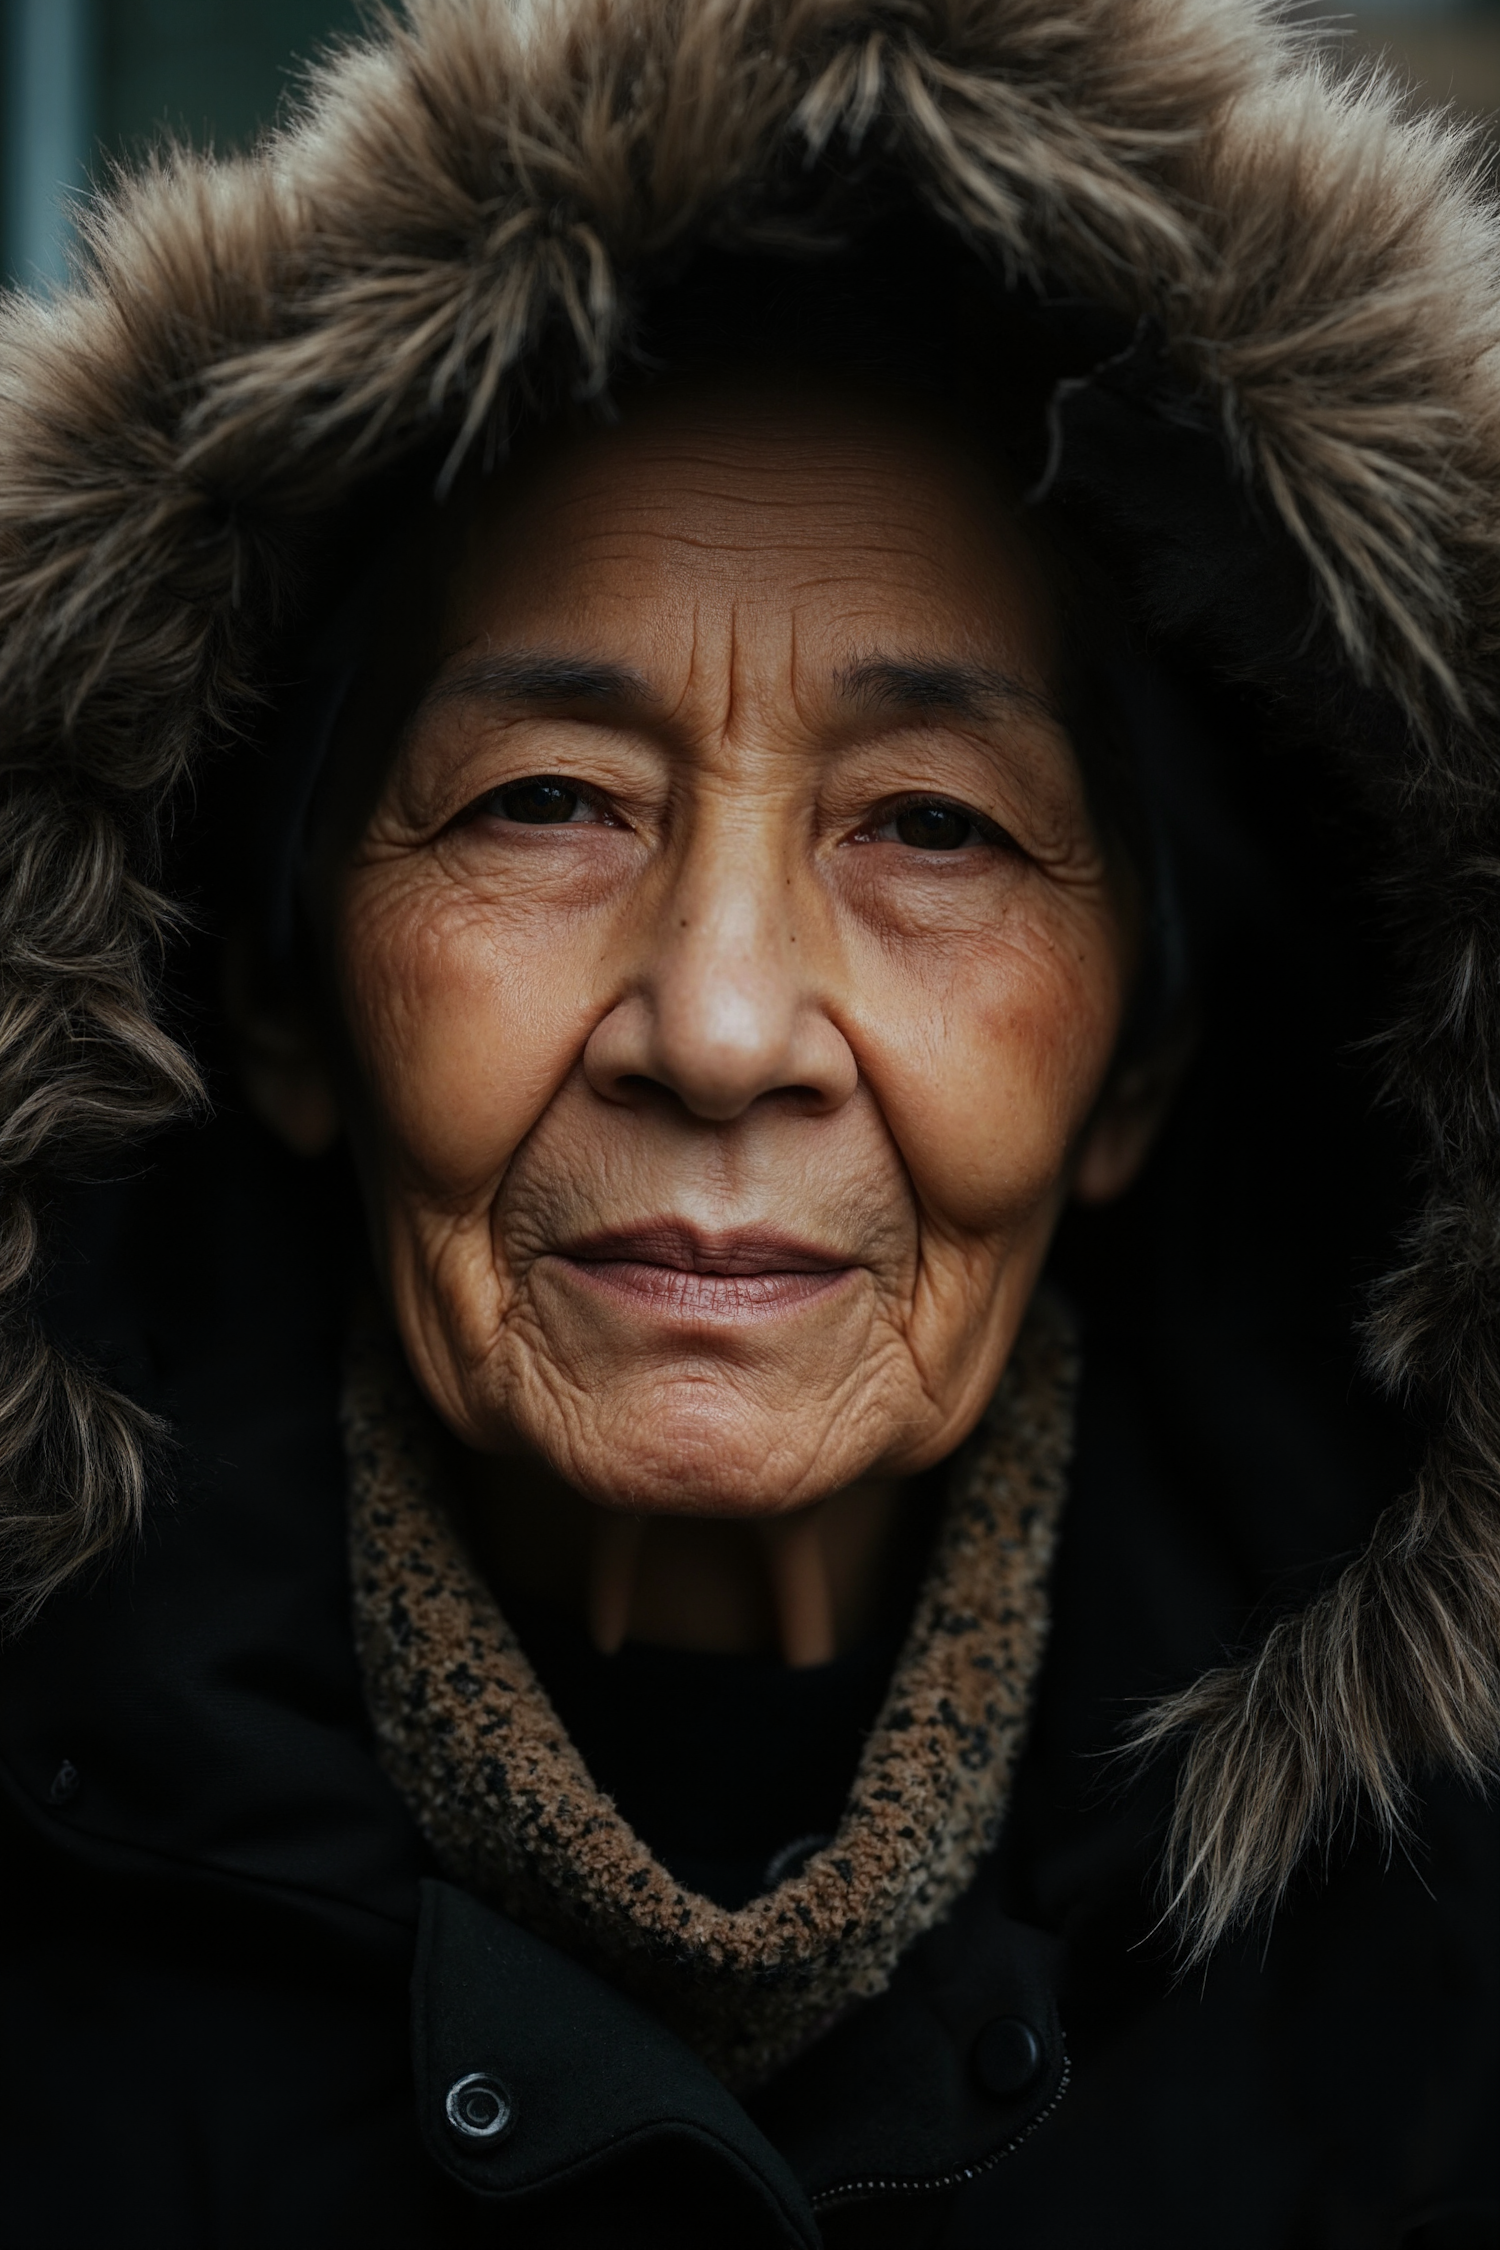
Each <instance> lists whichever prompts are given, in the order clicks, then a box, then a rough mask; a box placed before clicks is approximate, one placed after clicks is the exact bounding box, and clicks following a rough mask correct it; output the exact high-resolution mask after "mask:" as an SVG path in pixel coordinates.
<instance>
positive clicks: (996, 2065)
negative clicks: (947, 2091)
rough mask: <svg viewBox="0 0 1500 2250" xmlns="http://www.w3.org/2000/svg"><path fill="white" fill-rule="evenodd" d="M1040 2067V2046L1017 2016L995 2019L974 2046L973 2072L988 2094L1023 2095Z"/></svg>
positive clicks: (1029, 2028)
mask: <svg viewBox="0 0 1500 2250" xmlns="http://www.w3.org/2000/svg"><path fill="white" fill-rule="evenodd" d="M1041 2067H1042V2042H1041V2041H1040V2039H1038V2037H1037V2035H1036V2033H1035V2032H1034V2031H1033V2030H1032V2028H1031V2026H1030V2024H1029V2023H1025V2022H1023V2021H1022V2019H1021V2018H1020V2016H995V2017H993V2018H992V2019H991V2021H990V2022H989V2023H987V2024H986V2025H985V2027H984V2029H983V2031H981V2033H980V2034H979V2037H978V2038H977V2039H976V2040H975V2042H974V2070H975V2074H976V2076H977V2077H978V2080H979V2083H980V2085H981V2086H982V2087H983V2088H984V2090H985V2092H986V2093H987V2094H1000V2095H1009V2094H1020V2093H1024V2092H1025V2090H1026V2088H1027V2087H1028V2086H1029V2085H1030V2084H1031V2082H1032V2080H1033V2079H1034V2078H1035V2077H1036V2075H1037V2073H1038V2072H1039V2071H1040V2069H1041Z"/></svg>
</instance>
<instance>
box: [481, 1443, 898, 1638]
mask: <svg viewBox="0 0 1500 2250" xmlns="http://www.w3.org/2000/svg"><path fill="white" fill-rule="evenodd" d="M461 1489H462V1494H463V1499H462V1514H463V1528H464V1531H465V1534H466V1536H467V1538H468V1540H469V1543H470V1546H471V1548H472V1549H473V1552H474V1555H475V1558H476V1560H477V1562H478V1563H479V1566H480V1568H481V1570H482V1571H483V1572H484V1574H485V1576H486V1578H487V1579H488V1580H489V1582H490V1584H491V1586H492V1588H493V1589H494V1591H495V1593H496V1594H497V1596H498V1597H499V1599H500V1601H501V1603H502V1606H503V1604H504V1600H505V1596H506V1593H507V1592H512V1593H516V1594H520V1595H522V1596H525V1597H528V1598H530V1599H533V1600H543V1601H548V1602H551V1603H553V1604H555V1605H556V1606H558V1607H560V1608H563V1609H567V1610H569V1611H571V1612H572V1613H573V1614H574V1615H575V1616H576V1617H577V1618H578V1619H579V1621H580V1623H582V1624H584V1625H585V1626H586V1627H587V1629H588V1632H589V1634H590V1636H591V1637H592V1639H593V1641H594V1643H595V1646H596V1647H598V1648H599V1649H600V1650H602V1651H603V1652H604V1653H605V1654H606V1655H613V1653H614V1652H615V1650H616V1649H618V1648H619V1647H620V1646H621V1645H622V1644H623V1643H624V1642H625V1641H627V1640H638V1641H647V1642H651V1643H652V1644H654V1645H655V1646H657V1647H662V1648H680V1649H696V1650H700V1651H705V1652H713V1653H718V1654H733V1655H740V1654H750V1653H754V1652H758V1651H765V1650H779V1652H780V1654H781V1656H782V1658H783V1659H784V1661H785V1662H786V1663H788V1664H791V1665H809V1664H826V1663H828V1662H829V1661H830V1659H831V1658H833V1657H834V1656H836V1655H838V1654H839V1653H840V1651H841V1650H843V1649H846V1648H849V1647H852V1646H853V1645H854V1644H855V1643H856V1642H858V1641H859V1640H860V1639H862V1638H863V1637H864V1635H865V1634H866V1633H867V1632H868V1631H869V1630H870V1629H871V1628H872V1627H873V1625H874V1624H875V1622H876V1620H877V1619H878V1617H879V1615H880V1611H881V1608H882V1605H883V1603H884V1600H885V1597H886V1594H887V1591H888V1589H889V1587H890V1584H891V1581H892V1576H893V1574H894V1572H895V1571H896V1570H897V1569H898V1568H899V1567H900V1564H901V1562H902V1561H903V1560H904V1559H905V1552H906V1549H907V1546H908V1541H909V1534H910V1529H911V1514H912V1511H911V1510H910V1509H906V1508H903V1506H902V1488H901V1486H900V1485H899V1484H898V1483H897V1482H896V1481H895V1480H893V1479H876V1478H867V1479H863V1480H861V1481H860V1482H859V1483H857V1484H852V1485H849V1486H847V1487H846V1488H845V1489H844V1490H843V1491H841V1492H836V1493H832V1494H830V1495H829V1497H828V1498H827V1499H825V1500H820V1501H818V1502H817V1503H816V1504H815V1505H814V1506H812V1507H809V1508H800V1509H797V1510H796V1511H795V1512H793V1513H790V1514H784V1515H775V1516H766V1517H757V1518H750V1519H746V1518H732V1519H727V1520H726V1519H723V1518H718V1517H705V1516H648V1515H634V1514H628V1513H626V1512H625V1511H623V1510H620V1509H615V1508H602V1507H598V1506H596V1505H595V1504H594V1503H593V1502H591V1501H588V1500H585V1499H584V1498H583V1497H582V1496H581V1495H580V1494H579V1493H577V1492H575V1491H574V1489H573V1488H572V1486H571V1485H568V1484H565V1483H564V1482H563V1480H562V1479H561V1478H560V1477H557V1476H554V1475H553V1474H552V1472H551V1471H550V1470H549V1469H547V1468H545V1467H544V1466H542V1465H541V1464H540V1463H537V1462H532V1461H518V1460H490V1459H485V1458H483V1457H481V1456H479V1455H476V1454H466V1455H465V1456H464V1459H463V1468H462V1478H461ZM903 1534H907V1536H903Z"/></svg>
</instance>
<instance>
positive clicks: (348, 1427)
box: [344, 1300, 1076, 2087]
mask: <svg viewBox="0 0 1500 2250" xmlns="http://www.w3.org/2000/svg"><path fill="white" fill-rule="evenodd" d="M1075 1380H1076V1356H1075V1354H1074V1351H1073V1349H1072V1341H1071V1336H1070V1333H1069V1327H1068V1323H1067V1321H1066V1319H1065V1318H1064V1316H1063V1315H1062V1313H1061V1311H1060V1309H1059V1308H1058V1307H1057V1305H1056V1304H1055V1302H1053V1301H1050V1300H1043V1301H1040V1302H1039V1303H1038V1304H1037V1305H1036V1306H1034V1307H1033V1310H1032V1312H1031V1314H1030V1316H1029V1317H1028V1320H1027V1323H1026V1328H1025V1331H1024V1332H1023V1335H1022V1337H1021V1340H1020V1342H1019V1343H1018V1345H1017V1347H1016V1351H1015V1355H1014V1357H1013V1359H1012V1362H1011V1366H1010V1369H1009V1370H1008V1372H1007V1375H1006V1378H1005V1381H1004V1382H1003V1383H1002V1384H1001V1387H1000V1390H999V1392H998V1393H997V1394H996V1397H995V1399H994V1401H993V1403H992V1405H991V1406H990V1408H989V1410H988V1411H987V1413H986V1415H985V1418H984V1421H983V1422H982V1423H981V1424H980V1427H979V1429H978V1431H977V1432H976V1433H975V1436H974V1437H973V1438H972V1439H971V1440H970V1442H969V1444H968V1445H967V1446H966V1447H965V1448H964V1449H963V1451H962V1453H961V1454H960V1455H959V1457H958V1460H957V1461H956V1463H955V1465H954V1470H953V1477H952V1484H951V1488H950V1493H949V1499H948V1506H947V1512H946V1514H945V1517H944V1521H943V1525H942V1528H941V1531H940V1532H939V1535H938V1540H937V1546H936V1550H935V1553H934V1555H933V1560H932V1564H931V1567H930V1569H929V1572H928V1577H927V1582H926V1585H925V1586H924V1588H923V1590H922V1593H921V1595H920V1597H919V1599H918V1603H917V1607H916V1611H915V1614H914V1616H913V1618H912V1624H911V1629H910V1632H909V1634H908V1636H907V1641H906V1645H905V1648H904V1649H903V1651H902V1653H901V1656H900V1658H899V1659H898V1661H897V1665H896V1669H895V1672H894V1674H893V1675H892V1678H891V1685H890V1689H889V1691H888V1693H887V1696H886V1699H885V1704H884V1706H883V1709H882V1711H881V1714H880V1717H879V1718H878V1719H877V1721H876V1723H875V1727H874V1730H873V1732H872V1733H871V1735H870V1738H869V1741H868V1743H867V1744H866V1746H865V1751H864V1755H863V1757H862V1759H861V1761H860V1767H859V1772H858V1774H857V1775H856V1777H855V1782H854V1788H853V1792H852V1794H851V1796H850V1798H849V1802H848V1804H847V1806H846V1807H845V1810H844V1815H843V1819H842V1820H841V1822H840V1824H839V1829H838V1833H837V1835H836V1836H835V1837H834V1838H833V1840H832V1842H831V1843H830V1844H828V1845H826V1846H825V1847H824V1849H823V1850H821V1851H819V1852H817V1853H815V1854H814V1856H813V1857H812V1858H811V1859H810V1860H809V1861H808V1862H807V1865H806V1866H805V1868H804V1869H803V1870H802V1871H801V1873H799V1874H797V1875H794V1876H791V1877H789V1878H788V1880H787V1881H785V1882H784V1883H781V1884H779V1885H778V1886H777V1888H776V1889H775V1890H773V1891H770V1892H768V1893H766V1894H765V1895H764V1896H763V1897H761V1898H757V1899H752V1900H751V1902H750V1903H749V1905H748V1906H744V1907H741V1908H739V1909H737V1910H736V1911H733V1912H731V1911H730V1910H729V1909H727V1908H725V1907H721V1906H715V1905H714V1904H713V1903H712V1901H711V1900H709V1899H706V1898H700V1897H697V1896H696V1895H695V1894H693V1893H692V1892H689V1891H685V1890H683V1889H682V1887H681V1886H680V1885H679V1884H678V1883H676V1882H675V1881H674V1880H673V1878H672V1877H671V1876H670V1875H669V1874H668V1873H667V1871H666V1869H665V1868H664V1867H662V1866H661V1865H660V1864H659V1863H658V1862H657V1861H656V1860H654V1859H653V1858H652V1856H651V1854H650V1852H649V1851H648V1850H647V1849H646V1847H645V1845H644V1844H643V1843H641V1842H640V1840H639V1839H638V1838H637V1837H636V1836H635V1835H634V1833H633V1832H632V1831H631V1830H630V1829H629V1828H628V1827H627V1826H626V1824H625V1822H624V1821H623V1820H622V1819H621V1817H620V1815H619V1814H618V1813H617V1812H616V1810H615V1808H614V1806H613V1804H612V1803H611V1802H610V1800H609V1799H608V1798H607V1797H605V1796H602V1795H601V1794H600V1792H599V1790H598V1789H597V1788H596V1787H595V1786H594V1783H593V1782H592V1780H591V1779H590V1777H589V1774H588V1771H587V1769H586V1768H585V1766H584V1764H583V1762H582V1760H581V1759H580V1757H579V1755H578V1753H577V1751H576V1750H575V1749H574V1748H573V1745H572V1743H571V1742H570V1741H569V1740H568V1738H567V1736H566V1735H565V1734H564V1733H563V1731H562V1728H561V1726H560V1725H559V1723H558V1720H557V1717H556V1715H555V1713H554V1712H553V1709H552V1706H551V1704H550V1703H549V1702H548V1700H547V1698H546V1696H545V1694H544V1693H543V1691H542V1689H541V1687H540V1686H539V1684H538V1682H537V1678H536V1675H535V1673H534V1672H533V1671H532V1669H531V1666H530V1665H529V1664H528V1663H527V1661H526V1658H525V1656H524V1655H523V1653H522V1651H521V1648H520V1645H519V1643H518V1642H517V1641H516V1639H515V1636H514V1635H513V1634H512V1633H511V1632H510V1630H509V1628H508V1627H507V1625H506V1623H505V1620H504V1618H503V1617H502V1616H501V1614H500V1611H499V1609H498V1608H497V1607H496V1605H495V1602H494V1599H493V1597H492V1596H491V1595H490V1594H489V1593H488V1592H487V1591H486V1590H485V1587H484V1585H483V1583H482V1581H481V1580H480V1579H479V1577H478V1576H477V1575H476V1573H475V1571H474V1569H473V1566H472V1565H471V1564H470V1563H469V1561H468V1560H467V1558H466V1557H465V1555H464V1553H463V1551H462V1549H461V1547H460V1545H459V1542H458V1540H457V1538H456V1536H455V1535H454V1533H453V1531H452V1529H451V1528H450V1526H449V1524H448V1521H447V1518H446V1517H445V1515H444V1513H443V1510H442V1506H441V1500H440V1494H441V1480H440V1474H439V1471H438V1467H437V1463H436V1460H435V1458H434V1455H433V1448H432V1442H431V1430H432V1417H431V1415H430V1413H429V1411H428V1410H427V1409H426V1408H425V1407H424V1406H423V1404H422V1402H421V1400H420V1398H419V1396H418V1394H417V1392H416V1389H415V1386H414V1385H413V1383H412V1380H411V1377H410V1376H409V1375H408V1374H407V1372H406V1368H405V1365H404V1362H403V1361H402V1359H401V1355H400V1351H399V1348H398V1347H397V1346H396V1345H395V1344H394V1343H393V1342H392V1341H390V1340H389V1339H388V1338H381V1339H370V1338H367V1339H364V1340H362V1341H361V1343H360V1344H359V1345H357V1346H356V1348H355V1350H354V1352H353V1353H352V1354H351V1360H350V1370H349V1379H348V1382H347V1384H346V1388H345V1395H344V1432H345V1444H346V1447H347V1451H348V1456H349V1462H350V1541H351V1549H352V1557H353V1576H354V1618H355V1637H356V1640H357V1643H358V1647H359V1654H360V1662H361V1665H362V1667H363V1671H364V1678H365V1693H366V1697H367V1699H368V1702H369V1705H370V1711H371V1715H372V1717H373V1718H374V1721H375V1732H376V1739H377V1741H378V1742H379V1745H380V1750H381V1755H382V1757H383V1758H384V1761H385V1764H386V1767H387V1770H388V1771H389V1773H390V1775H391V1778H392V1780H393V1781H394V1782H395V1784H396V1786H397V1788H398V1789H399V1790H400V1791H401V1794H402V1795H403V1796H404V1797H405V1799H406V1801H407V1803H408V1805H409V1806H410V1807H411V1809H412V1811H413V1813H414V1814H415V1816H416V1818H417V1821H418V1822H419V1824H420V1826H421V1828H422V1831H423V1833H424V1834H425V1835H426V1837H427V1840H428V1842H429V1843H430V1844H431V1845H432V1847H433V1850H434V1851H435V1852H436V1853H437V1856H438V1860H439V1863H440V1865H441V1866H442V1868H443V1870H444V1872H445V1873H446V1874H448V1875H450V1876H451V1877H452V1878H453V1879H454V1880H455V1881H456V1882H460V1883H463V1884H464V1885H466V1886H467V1887H468V1888H469V1889H471V1890H475V1891H478V1892H480V1893H481V1894H482V1895H484V1896H487V1897H490V1898H494V1899H496V1900H498V1901H499V1903H500V1904H501V1905H502V1906H504V1907H505V1908H506V1909H507V1910H508V1911H509V1912H511V1913H513V1914H515V1915H516V1916H517V1918H518V1919H519V1920H521V1921H524V1922H525V1923H526V1925H527V1927H528V1928H530V1929H538V1930H542V1931H544V1932H546V1933H548V1934H549V1935H551V1936H554V1937H556V1938H557V1939H558V1940H559V1941H560V1942H561V1943H563V1944H565V1945H566V1946H568V1948H569V1949H570V1950H571V1951H573V1952H576V1953H581V1954H582V1955H583V1956H584V1957H585V1958H586V1959H589V1960H591V1961H593V1962H594V1963H595V1964H596V1965H597V1966H599V1967H601V1968H603V1969H605V1970H606V1971H607V1972H608V1973H609V1974H610V1975H611V1976H612V1977H614V1978H615V1979H616V1980H617V1981H618V1982H620V1983H621V1984H623V1985H625V1986H626V1987H627V1988H628V1989H629V1990H631V1991H633V1992H635V1993H636V1994H637V1995H638V1996H639V1997H640V1998H642V1999H644V2000H646V2001H647V2002H648V2003H649V2004H650V2005H651V2006H652V2007H653V2008H654V2009H655V2010H656V2011H657V2013H658V2014H659V2015H661V2016H662V2017H663V2018H664V2019H665V2020H666V2021H668V2022H669V2023H672V2024H673V2025H674V2026H675V2027H676V2029H677V2030H678V2031H680V2032H681V2033H682V2035H683V2036H684V2038H686V2039H688V2040H689V2041H690V2043H691V2044H692V2045H693V2046H695V2047H696V2048H697V2049H698V2051H699V2052H700V2053H701V2054H702V2055H703V2056H704V2057H705V2059H706V2060H707V2061H709V2062H710V2063H711V2064H712V2065H713V2067H714V2069H715V2070H717V2071H718V2072H719V2074H720V2075H721V2076H722V2077H724V2078H725V2079H727V2080H728V2081H729V2082H730V2083H731V2084H733V2085H737V2086H742V2087H743V2086H749V2085H754V2084H756V2083H758V2082H759V2081H760V2080H761V2079H764V2078H767V2077H769V2076H770V2075H771V2073H772V2072H773V2071H775V2070H777V2069H778V2068H780V2066H781V2065H782V2064H783V2063H785V2062H787V2061H789V2060H790V2058H791V2056H792V2055H793V2054H795V2053H796V2052H797V2050H798V2049H799V2048H801V2047H803V2046H805V2045H806V2044H807V2043H808V2041H809V2040H810V2039H811V2038H814V2037H815V2036H816V2035H817V2033H818V2032H819V2031H820V2030H822V2029H824V2028H826V2026H827V2025H829V2024H830V2023H832V2022H833V2021H834V2020H835V2019H836V2018H837V2017H838V2016H839V2015H841V2014H842V2013H843V2011H844V2009H845V2008H847V2007H848V2006H849V2005H850V2004H851V2002H853V2001H855V2000H860V1999H867V1998H869V1997H870V1996H871V1995H872V1994H874V1993H877V1992H881V1991H883V1990H884V1988H885V1986H886V1985H887V1984H888V1983H889V1981H890V1977H891V1972H892V1970H893V1969H894V1968H895V1966H896V1963H897V1961H898V1960H899V1959H900V1957H901V1955H902V1954H903V1953H904V1952H905V1950H906V1948H907V1947H908V1946H909V1945H910V1944H911V1942H912V1940H913V1939H914V1938H916V1937H919V1936H920V1935H921V1933H922V1932H923V1931H924V1930H927V1929H930V1928H931V1927H932V1926H933V1924H934V1923H936V1922H939V1921H941V1920H942V1918H943V1916H944V1915H945V1914H946V1913H947V1911H948V1909H949V1908H950V1907H951V1906H952V1905H953V1904H954V1902H955V1901H956V1900H957V1899H959V1898H960V1897H962V1895H963V1893H964V1892H965V1891H966V1890H967V1889H968V1887H969V1885H970V1883H971V1882H972V1881H973V1879H974V1871H975V1869H976V1868H977V1866H978V1865H979V1862H980V1860H981V1859H982V1857H983V1856H984V1854H985V1853H986V1852H987V1851H988V1850H989V1849H990V1848H991V1846H992V1845H993V1844H994V1841H995V1838H996V1835H997V1833H998V1831H999V1826H1000V1821H1001V1817H1002V1815H1003V1813H1004V1810H1005V1803H1006V1798H1007V1795H1008V1793H1009V1787H1010V1776H1011V1769H1012V1767H1013V1765H1014V1763H1015V1758H1016V1752H1017V1750H1018V1749H1019V1747H1020V1744H1021V1740H1022V1736H1023V1734H1024V1731H1025V1723H1026V1717H1027V1711H1028V1706H1029V1703H1030V1696H1031V1686H1032V1682H1033V1680H1034V1679H1035V1677H1036V1672H1037V1667H1038V1665H1039V1664H1040V1662H1041V1656H1042V1646H1043V1643H1044V1640H1045V1638H1046V1623H1047V1600H1046V1579H1047V1571H1048V1567H1049V1565H1050V1563H1051V1559H1052V1548H1053V1543H1054V1540H1055V1536H1056V1531H1057V1523H1058V1518H1059V1515H1060V1513H1061V1509H1062V1502H1063V1493H1064V1489H1065V1485H1066V1478H1067V1467H1068V1459H1069V1456H1070V1454H1071V1452H1072V1443H1073V1391H1074V1387H1075Z"/></svg>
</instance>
